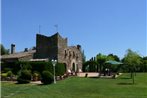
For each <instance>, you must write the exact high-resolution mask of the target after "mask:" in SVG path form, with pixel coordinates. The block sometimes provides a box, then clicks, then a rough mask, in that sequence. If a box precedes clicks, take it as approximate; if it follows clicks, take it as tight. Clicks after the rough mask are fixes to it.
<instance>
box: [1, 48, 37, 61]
mask: <svg viewBox="0 0 147 98" xmlns="http://www.w3.org/2000/svg"><path fill="white" fill-rule="evenodd" d="M35 52H36V50H29V51H28V52H18V53H14V54H9V55H2V56H1V59H9V58H21V57H25V56H29V55H32V54H34V53H35Z"/></svg>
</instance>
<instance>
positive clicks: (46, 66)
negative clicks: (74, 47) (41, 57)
mask: <svg viewBox="0 0 147 98" xmlns="http://www.w3.org/2000/svg"><path fill="white" fill-rule="evenodd" d="M21 66H22V69H21ZM1 70H2V72H5V70H11V71H12V73H14V74H15V75H17V74H18V72H19V71H20V70H31V73H32V74H33V73H34V72H35V71H37V72H39V73H42V72H43V71H44V70H47V71H49V72H51V73H52V74H53V65H52V63H51V62H29V61H25V62H24V61H23V62H13V63H2V64H1ZM65 72H66V65H65V64H62V63H57V64H56V76H61V75H63V74H64V73H65Z"/></svg>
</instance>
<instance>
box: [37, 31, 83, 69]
mask: <svg viewBox="0 0 147 98" xmlns="http://www.w3.org/2000/svg"><path fill="white" fill-rule="evenodd" d="M35 58H36V59H38V58H39V59H46V58H48V59H49V60H50V61H51V60H52V59H56V60H57V61H58V62H60V63H64V64H66V68H67V71H68V70H71V71H74V72H77V71H80V70H81V69H82V53H81V46H80V45H77V46H67V38H62V37H61V36H60V35H59V33H56V34H55V35H53V36H50V37H47V36H44V35H41V34H37V36H36V53H35Z"/></svg>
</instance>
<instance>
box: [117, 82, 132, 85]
mask: <svg viewBox="0 0 147 98" xmlns="http://www.w3.org/2000/svg"><path fill="white" fill-rule="evenodd" d="M117 84H118V85H134V84H133V83H125V82H122V83H117Z"/></svg>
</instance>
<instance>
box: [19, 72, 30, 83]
mask: <svg viewBox="0 0 147 98" xmlns="http://www.w3.org/2000/svg"><path fill="white" fill-rule="evenodd" d="M30 81H31V73H30V71H28V70H22V71H21V72H20V76H18V78H17V82H18V83H20V84H23V83H30Z"/></svg>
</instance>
